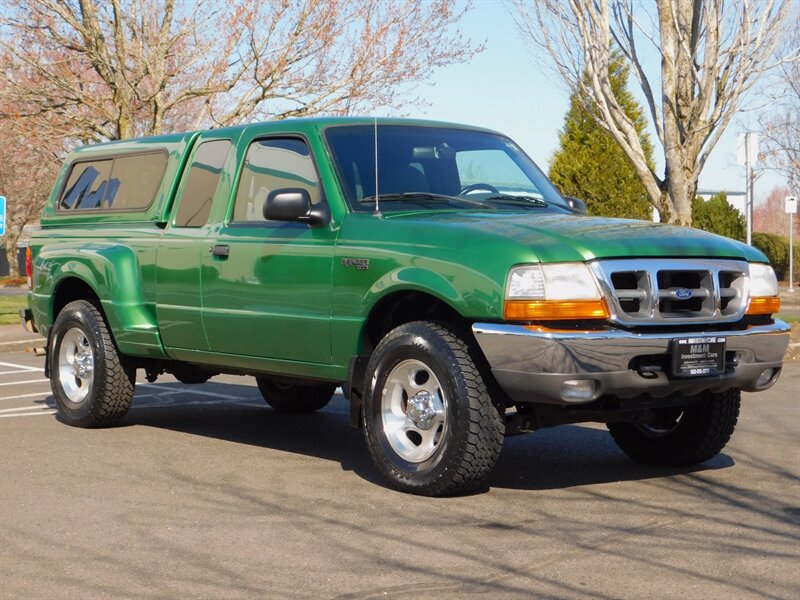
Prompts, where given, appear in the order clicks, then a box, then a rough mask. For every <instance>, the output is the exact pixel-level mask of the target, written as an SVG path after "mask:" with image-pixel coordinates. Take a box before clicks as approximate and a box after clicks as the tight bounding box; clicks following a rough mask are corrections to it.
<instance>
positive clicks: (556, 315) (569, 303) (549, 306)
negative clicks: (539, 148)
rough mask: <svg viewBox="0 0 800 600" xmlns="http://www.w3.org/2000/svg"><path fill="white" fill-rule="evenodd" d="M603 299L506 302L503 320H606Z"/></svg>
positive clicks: (607, 313) (606, 309) (606, 315)
mask: <svg viewBox="0 0 800 600" xmlns="http://www.w3.org/2000/svg"><path fill="white" fill-rule="evenodd" d="M609 316H610V313H609V311H608V306H607V305H606V301H605V300H604V299H602V298H601V299H599V300H506V301H505V303H504V304H503V318H504V319H506V320H507V321H557V320H564V319H607V318H608V317H609Z"/></svg>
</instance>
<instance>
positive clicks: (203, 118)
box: [0, 0, 480, 141]
mask: <svg viewBox="0 0 800 600" xmlns="http://www.w3.org/2000/svg"><path fill="white" fill-rule="evenodd" d="M454 4H455V2H454V0H427V1H426V2H420V1H419V0H359V1H358V2H348V1H343V0H235V1H228V2H191V3H183V2H175V0H107V1H106V0H104V1H97V0H66V1H65V0H0V15H3V16H2V17H0V19H2V20H0V24H2V25H3V26H4V29H5V31H6V34H5V35H3V37H2V42H0V43H2V45H3V47H4V48H5V49H6V51H7V58H8V62H6V63H5V64H3V65H2V67H3V68H2V69H0V82H2V84H3V87H2V89H0V93H2V94H4V95H5V96H6V98H7V99H8V100H9V102H7V103H6V105H7V106H8V105H10V106H14V105H18V106H25V107H27V108H26V110H25V111H24V112H23V111H20V112H18V113H12V116H37V115H42V114H46V113H55V114H56V115H58V117H59V118H57V119H51V120H50V122H51V123H52V124H53V127H55V128H56V130H55V131H54V132H53V133H54V134H56V135H61V136H64V137H73V138H76V139H78V140H80V141H100V140H109V139H125V138H129V137H132V136H136V135H149V134H158V133H161V132H163V131H168V130H175V129H182V128H193V127H198V126H201V125H220V126H222V125H231V124H235V123H239V122H242V121H244V120H247V119H253V118H285V117H293V116H303V115H312V114H316V113H321V112H325V113H333V114H344V113H350V112H353V111H355V110H361V109H364V108H371V107H374V106H401V105H402V104H403V103H404V101H406V100H407V99H408V96H407V94H403V93H402V92H401V90H400V86H399V84H404V83H414V82H417V81H420V80H422V79H425V78H426V77H427V76H428V75H429V74H430V73H431V71H432V70H433V69H434V68H436V67H439V66H443V65H447V64H450V63H453V62H459V61H462V60H466V59H468V58H469V57H470V56H471V55H472V54H473V53H474V52H475V51H477V50H479V49H480V48H476V47H475V46H473V45H472V44H471V43H470V42H469V41H465V40H464V39H463V38H462V37H461V34H460V33H459V32H458V31H457V30H454V26H455V25H457V23H458V22H459V20H460V19H461V17H462V15H463V14H464V12H465V11H466V10H468V9H469V5H467V6H466V7H465V8H462V9H460V10H456V9H455V8H454ZM3 116H9V115H8V114H5V115H0V117H3Z"/></svg>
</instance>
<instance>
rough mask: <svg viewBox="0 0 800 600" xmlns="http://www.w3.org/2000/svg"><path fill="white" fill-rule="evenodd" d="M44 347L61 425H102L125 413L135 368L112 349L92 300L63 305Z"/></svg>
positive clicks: (130, 398) (132, 386)
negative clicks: (63, 423)
mask: <svg viewBox="0 0 800 600" xmlns="http://www.w3.org/2000/svg"><path fill="white" fill-rule="evenodd" d="M48 346H49V348H48V351H49V353H50V355H49V357H48V358H49V362H50V386H51V388H52V390H53V397H54V398H55V400H56V404H57V405H58V410H59V414H60V416H61V419H62V420H63V421H64V422H65V423H67V424H68V425H73V426H75V427H103V426H108V425H113V424H115V423H117V422H119V421H120V420H121V419H122V418H123V417H124V416H125V414H126V413H127V412H128V409H129V408H130V406H131V402H132V401H133V391H134V385H135V382H136V369H135V368H134V367H133V366H132V364H131V362H130V360H129V359H128V358H127V357H126V356H124V355H123V354H120V352H119V351H118V350H117V347H116V345H115V344H114V339H113V338H112V336H111V332H110V331H109V330H108V326H107V325H106V322H105V319H104V318H103V315H102V313H101V312H100V310H99V309H98V308H97V307H96V306H95V305H94V304H92V303H90V302H87V301H86V300H76V301H75V302H70V303H69V304H67V305H66V306H65V307H64V308H63V309H62V310H61V312H60V313H59V314H58V317H57V318H56V322H55V323H54V324H53V330H52V335H51V338H50V343H49V345H48Z"/></svg>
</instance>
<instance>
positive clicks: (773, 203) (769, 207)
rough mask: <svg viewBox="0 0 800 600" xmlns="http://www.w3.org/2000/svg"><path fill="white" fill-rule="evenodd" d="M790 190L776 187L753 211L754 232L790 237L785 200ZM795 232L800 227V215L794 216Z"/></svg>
mask: <svg viewBox="0 0 800 600" xmlns="http://www.w3.org/2000/svg"><path fill="white" fill-rule="evenodd" d="M788 195H789V188H786V187H783V186H775V187H774V188H772V190H771V191H770V193H769V195H768V196H767V197H766V198H765V199H764V200H763V201H762V202H760V203H759V204H757V205H756V207H755V208H754V209H753V231H759V232H761V233H774V234H776V235H783V236H786V235H789V219H788V218H787V217H788V215H787V214H786V212H785V211H784V199H785V198H786V196H788ZM793 219H794V225H795V231H797V230H798V227H800V214H795V215H794V216H793Z"/></svg>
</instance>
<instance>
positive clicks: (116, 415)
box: [56, 300, 136, 428]
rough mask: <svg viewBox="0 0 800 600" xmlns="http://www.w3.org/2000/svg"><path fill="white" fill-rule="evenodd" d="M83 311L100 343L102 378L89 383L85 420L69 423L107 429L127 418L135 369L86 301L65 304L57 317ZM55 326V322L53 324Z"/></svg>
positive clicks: (106, 326)
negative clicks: (87, 409)
mask: <svg viewBox="0 0 800 600" xmlns="http://www.w3.org/2000/svg"><path fill="white" fill-rule="evenodd" d="M81 310H83V311H85V312H86V314H87V316H88V317H89V318H88V319H87V321H88V325H89V326H90V327H91V328H92V330H93V333H94V335H95V336H96V337H97V339H98V340H99V342H100V347H101V351H102V353H103V358H104V363H105V369H103V374H104V377H103V378H102V379H100V378H97V379H95V381H94V382H93V384H92V385H93V388H94V389H93V390H92V393H93V394H96V398H95V400H94V401H93V402H92V405H91V408H90V410H89V412H88V413H87V414H86V416H85V417H83V418H82V419H78V420H72V421H70V424H71V425H75V426H78V427H87V428H89V427H108V426H110V425H114V424H116V423H118V422H119V421H120V420H122V418H123V417H124V416H125V415H126V414H127V412H128V409H130V406H131V403H132V401H133V393H134V387H135V383H136V369H135V368H134V367H133V366H132V364H131V361H130V360H129V359H128V358H127V357H126V356H125V355H123V354H121V353H120V352H119V350H118V349H117V346H116V343H115V342H114V338H113V337H112V335H111V332H110V331H109V328H108V325H107V323H106V320H105V317H104V316H103V313H102V312H101V311H100V309H99V308H98V307H97V306H95V304H93V303H92V302H89V301H87V300H75V301H73V302H70V303H69V304H67V305H66V306H65V307H64V308H63V309H62V313H61V314H66V313H68V312H73V311H74V312H78V311H81ZM56 323H58V319H57V320H56Z"/></svg>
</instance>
